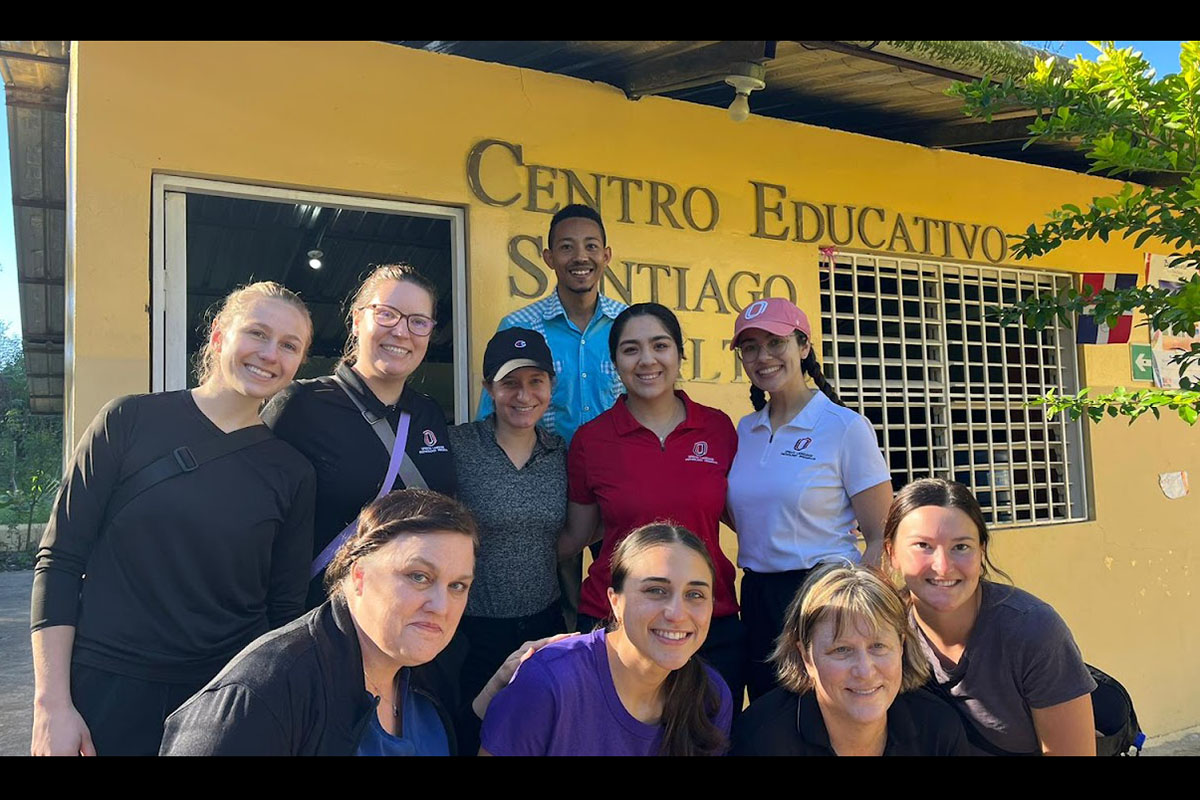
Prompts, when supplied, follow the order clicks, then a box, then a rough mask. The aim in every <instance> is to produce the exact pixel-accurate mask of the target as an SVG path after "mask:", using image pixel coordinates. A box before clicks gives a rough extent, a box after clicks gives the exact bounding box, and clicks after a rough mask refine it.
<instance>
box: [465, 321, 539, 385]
mask: <svg viewBox="0 0 1200 800" xmlns="http://www.w3.org/2000/svg"><path fill="white" fill-rule="evenodd" d="M521 367H537V368H538V369H541V370H545V371H546V372H548V373H550V376H551V377H553V376H554V358H553V356H551V355H550V348H549V346H547V344H546V340H545V339H544V338H542V335H541V334H540V333H538V332H537V331H531V330H529V329H528V328H507V329H505V330H502V331H497V332H496V335H495V336H493V337H492V340H491V341H490V342H488V343H487V349H486V350H484V351H483V379H484V380H485V381H498V380H500V379H501V378H503V377H504V376H505V375H507V374H508V373H510V372H512V371H513V370H514V369H520V368H521Z"/></svg>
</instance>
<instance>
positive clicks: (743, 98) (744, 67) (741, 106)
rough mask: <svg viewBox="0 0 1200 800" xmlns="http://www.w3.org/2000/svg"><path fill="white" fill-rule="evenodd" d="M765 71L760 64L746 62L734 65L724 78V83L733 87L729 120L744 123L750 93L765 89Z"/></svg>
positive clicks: (748, 108) (748, 106)
mask: <svg viewBox="0 0 1200 800" xmlns="http://www.w3.org/2000/svg"><path fill="white" fill-rule="evenodd" d="M766 77H767V70H766V67H764V66H763V65H762V64H755V63H752V62H746V63H742V64H734V65H733V66H732V67H730V69H729V75H727V76H726V77H725V83H727V84H729V85H730V86H732V87H733V102H732V103H730V104H729V118H730V119H731V120H733V121H734V122H744V121H745V120H746V118H747V117H749V116H750V93H751V92H753V91H757V90H759V89H765V88H766V86H767V82H766V80H765V79H766Z"/></svg>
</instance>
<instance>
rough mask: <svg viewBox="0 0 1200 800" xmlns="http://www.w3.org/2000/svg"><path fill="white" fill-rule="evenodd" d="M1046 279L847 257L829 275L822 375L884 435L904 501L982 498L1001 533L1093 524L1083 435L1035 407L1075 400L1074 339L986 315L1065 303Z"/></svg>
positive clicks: (1058, 278) (824, 281) (824, 277)
mask: <svg viewBox="0 0 1200 800" xmlns="http://www.w3.org/2000/svg"><path fill="white" fill-rule="evenodd" d="M1070 282H1071V278H1070V276H1068V275H1061V274H1055V273H1049V272H1035V271H1030V270H1015V269H1003V268H998V267H980V266H971V265H966V264H947V263H940V262H933V261H916V260H908V259H897V258H884V257H879V256H862V255H851V254H845V253H842V254H839V255H838V256H837V259H836V263H835V265H834V267H833V269H832V271H831V270H829V269H828V268H827V267H825V266H823V267H822V270H821V333H822V351H823V358H822V366H823V368H824V371H825V374H826V376H827V377H828V378H829V381H830V383H832V384H833V387H834V388H835V389H836V390H837V392H838V394H839V395H841V398H842V400H843V402H845V403H846V405H847V406H849V407H850V408H853V409H855V410H856V411H858V412H859V413H861V414H862V415H863V416H865V417H866V418H867V419H869V420H870V421H871V423H872V424H873V425H874V427H875V432H876V436H878V437H879V444H880V448H881V449H882V450H883V453H884V456H885V458H886V459H887V462H888V464H889V466H890V469H891V472H892V485H893V487H894V488H895V489H897V490H898V489H899V488H900V487H901V486H903V485H905V484H906V483H909V482H910V481H913V480H916V479H917V478H924V477H931V476H932V477H941V478H949V479H952V480H957V481H960V482H961V483H964V484H966V485H967V486H969V487H971V490H972V491H973V492H974V493H975V496H976V497H977V498H978V499H979V503H980V505H981V506H982V507H983V513H984V518H985V519H986V520H988V522H989V523H990V524H995V525H1001V526H1007V525H1036V524H1046V523H1055V522H1067V521H1072V520H1081V519H1086V518H1087V502H1086V496H1085V472H1084V461H1083V441H1082V430H1081V426H1080V423H1079V422H1071V421H1069V419H1067V418H1066V417H1065V416H1063V415H1059V416H1057V417H1055V418H1054V419H1052V420H1051V419H1048V418H1047V415H1046V413H1045V411H1044V410H1043V408H1042V407H1041V406H1033V407H1028V408H1027V407H1025V400H1026V399H1027V398H1029V397H1030V396H1033V395H1041V394H1044V393H1045V392H1046V391H1047V390H1048V389H1051V388H1054V389H1055V390H1057V391H1063V392H1075V391H1077V390H1078V384H1079V376H1078V369H1077V364H1076V357H1075V354H1076V349H1075V344H1074V341H1073V337H1072V332H1071V331H1070V330H1069V329H1067V328H1063V327H1061V326H1060V325H1058V324H1057V323H1056V324H1055V325H1054V327H1051V328H1046V329H1044V330H1042V331H1034V330H1030V329H1026V328H1024V327H1022V326H1021V325H1020V324H1017V325H1014V326H1011V327H1007V328H1002V327H1000V326H999V325H997V324H996V323H995V322H993V321H991V320H988V319H985V317H984V309H985V308H986V307H987V306H992V305H1004V304H1008V303H1012V302H1014V301H1015V300H1017V299H1018V297H1019V298H1020V299H1027V298H1029V297H1031V296H1033V295H1035V294H1038V293H1041V292H1050V291H1058V290H1059V289H1062V288H1064V287H1065V286H1068V285H1070Z"/></svg>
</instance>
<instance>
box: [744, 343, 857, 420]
mask: <svg viewBox="0 0 1200 800" xmlns="http://www.w3.org/2000/svg"><path fill="white" fill-rule="evenodd" d="M795 333H796V343H797V344H799V345H800V347H804V345H806V344H807V343H808V337H807V336H805V335H804V331H796V332H795ZM800 369H801V371H802V372H803V373H804V374H805V375H807V376H809V377H810V378H812V379H813V383H815V384H816V385H817V388H818V389H820V390H821V391H822V392H824V393H825V396H826V397H828V398H829V399H830V400H832V401H833V402H835V403H837V404H838V405H839V406H845V405H846V404H845V403H843V402H842V398H840V397H838V393H837V392H836V391H834V388H833V384H831V383H830V382H829V381H827V380H826V379H825V373H824V372H822V371H821V364H820V362H818V361H817V349H816V348H815V347H810V348H809V350H808V355H807V356H805V357H804V360H802V361H801V362H800ZM750 403H751V405H753V406H754V410H755V411H762V409H763V406H765V405H766V404H767V393H766V392H764V391H763V390H762V389H760V388H758V387H757V386H755V385H754V384H753V383H751V384H750Z"/></svg>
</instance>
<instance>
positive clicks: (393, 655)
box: [161, 489, 536, 756]
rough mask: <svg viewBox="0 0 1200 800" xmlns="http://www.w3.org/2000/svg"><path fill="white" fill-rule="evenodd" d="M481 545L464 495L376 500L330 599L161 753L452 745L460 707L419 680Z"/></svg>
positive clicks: (496, 681) (425, 751) (197, 708)
mask: <svg viewBox="0 0 1200 800" xmlns="http://www.w3.org/2000/svg"><path fill="white" fill-rule="evenodd" d="M477 544H478V534H477V532H476V528H475V522H474V520H472V518H471V515H470V513H469V512H468V511H467V510H466V509H465V508H464V507H463V506H462V505H461V504H459V503H458V502H457V501H455V500H452V499H450V498H448V497H445V496H442V495H439V494H436V493H434V492H429V491H425V490H420V489H407V490H403V491H399V492H392V493H391V494H389V495H386V496H384V497H383V498H381V499H379V500H376V501H375V502H374V503H372V504H371V505H370V506H368V507H367V508H366V509H364V510H363V513H362V515H361V516H360V519H359V526H358V530H357V531H356V533H355V534H354V536H352V537H351V538H350V539H349V540H347V541H346V542H345V544H343V545H342V547H341V549H340V550H339V551H338V553H337V554H336V555H335V556H334V558H333V561H332V562H331V563H330V565H329V569H328V572H327V576H326V581H327V584H328V587H329V593H330V594H329V599H328V600H327V601H326V602H325V603H323V604H321V605H320V606H318V607H317V608H316V609H314V610H313V611H310V612H309V613H308V614H306V615H304V616H303V617H301V618H300V619H298V620H296V621H295V622H294V623H292V624H291V625H288V626H287V627H285V628H282V629H280V630H278V631H274V632H273V633H269V634H267V635H266V636H263V637H261V638H260V639H258V641H256V642H254V643H252V644H251V645H250V646H249V647H247V648H246V649H245V650H243V651H242V652H241V653H240V654H238V655H237V656H236V657H235V658H234V659H233V660H232V661H231V662H229V664H228V665H227V666H226V667H225V669H224V670H222V671H221V673H220V674H219V675H217V677H216V678H214V679H213V680H212V681H211V682H210V683H209V684H208V686H206V687H204V689H202V690H201V691H200V692H199V693H198V694H196V695H195V696H194V697H192V698H191V699H190V700H188V701H187V702H186V703H184V704H183V706H181V707H180V708H179V710H178V711H176V712H175V713H174V714H172V715H171V716H170V717H169V718H168V719H167V723H166V731H165V735H164V738H163V745H162V750H161V752H162V754H163V755H339V756H345V755H452V754H454V753H455V751H456V747H455V740H454V724H453V721H452V720H451V717H450V714H449V713H448V711H447V709H446V708H445V707H444V706H443V704H442V703H441V702H440V701H439V700H438V699H437V698H436V697H435V696H434V695H433V694H431V693H428V692H425V691H423V690H422V689H420V688H418V687H417V686H413V685H411V682H410V680H409V678H410V673H411V668H412V667H415V666H417V665H419V664H424V663H427V662H429V661H431V660H432V659H433V657H434V656H436V655H437V654H438V652H440V651H441V650H442V648H444V647H445V646H446V645H447V644H448V643H449V641H450V639H451V637H453V636H454V631H455V629H456V628H457V627H458V622H459V619H460V618H461V617H462V612H463V609H464V608H465V607H466V601H467V591H468V589H469V588H470V585H471V581H472V579H473V573H474V567H475V548H476V546H477ZM534 647H535V648H536V645H535V646H534ZM523 649H524V650H530V646H526V647H525V648H523ZM530 652H531V650H530ZM521 657H522V656H521V655H518V654H514V655H513V657H510V659H509V660H508V661H507V662H506V663H505V665H504V666H503V667H501V669H500V671H499V672H498V673H497V674H496V675H495V676H494V677H493V678H492V680H491V681H490V682H489V684H488V686H487V687H486V688H485V689H484V691H483V693H481V695H480V697H479V698H478V699H477V701H476V709H475V710H476V713H481V712H482V709H483V708H486V704H487V702H488V701H489V700H490V698H491V696H492V695H493V694H495V692H496V691H498V690H499V689H500V688H501V687H503V686H504V685H505V684H506V683H507V682H508V678H510V677H511V676H512V673H513V671H514V670H515V669H516V666H517V663H519V661H520V660H521Z"/></svg>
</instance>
